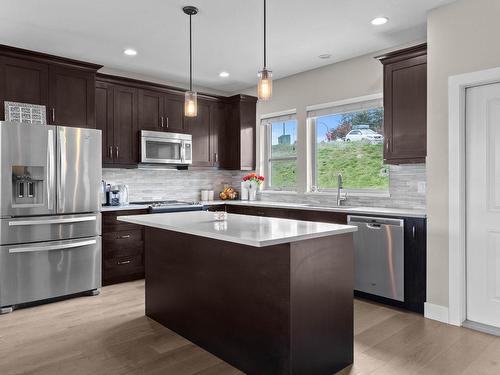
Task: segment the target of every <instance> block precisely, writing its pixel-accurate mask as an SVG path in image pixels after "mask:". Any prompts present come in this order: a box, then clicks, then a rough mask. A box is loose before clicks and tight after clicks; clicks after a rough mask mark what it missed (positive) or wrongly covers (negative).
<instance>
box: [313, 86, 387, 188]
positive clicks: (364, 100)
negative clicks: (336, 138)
mask: <svg viewBox="0 0 500 375" xmlns="http://www.w3.org/2000/svg"><path fill="white" fill-rule="evenodd" d="M370 103H373V105H370ZM346 106H347V107H348V108H349V109H348V110H346ZM356 107H357V109H356ZM377 108H384V104H383V96H382V94H377V95H370V96H367V97H361V98H353V99H348V100H345V101H340V102H338V103H329V105H321V106H311V107H310V108H308V111H307V123H308V125H309V127H310V129H311V132H310V133H309V134H310V136H311V140H310V150H311V155H309V159H310V163H309V168H310V173H309V176H310V181H309V183H308V189H307V193H313V194H314V193H320V194H321V193H323V194H325V193H326V194H335V195H336V193H337V189H336V188H321V187H320V186H318V170H317V155H318V142H317V122H316V120H317V119H318V118H320V117H324V116H332V115H339V114H344V113H353V112H359V111H364V110H371V109H377ZM316 109H317V110H319V112H322V113H321V114H318V115H316V116H312V115H311V114H312V113H313V112H314V111H315V110H316ZM351 131H352V130H351ZM388 171H389V169H388ZM388 173H390V171H389V172H388ZM342 191H343V192H347V193H348V194H349V193H350V194H353V195H370V196H371V195H373V196H379V195H380V196H387V195H389V194H390V193H389V186H388V187H387V189H349V188H347V189H346V188H344V189H342Z"/></svg>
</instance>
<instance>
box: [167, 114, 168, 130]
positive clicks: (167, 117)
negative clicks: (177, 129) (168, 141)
mask: <svg viewBox="0 0 500 375" xmlns="http://www.w3.org/2000/svg"><path fill="white" fill-rule="evenodd" d="M167 129H168V116H167Z"/></svg>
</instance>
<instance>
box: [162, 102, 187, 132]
mask: <svg viewBox="0 0 500 375" xmlns="http://www.w3.org/2000/svg"><path fill="white" fill-rule="evenodd" d="M164 117H165V119H164V120H163V121H164V130H167V131H169V132H182V131H183V130H184V96H182V95H165V112H164Z"/></svg>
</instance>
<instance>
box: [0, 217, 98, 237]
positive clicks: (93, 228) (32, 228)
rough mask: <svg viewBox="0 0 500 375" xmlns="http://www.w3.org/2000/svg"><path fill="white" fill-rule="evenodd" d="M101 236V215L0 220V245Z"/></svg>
mask: <svg viewBox="0 0 500 375" xmlns="http://www.w3.org/2000/svg"><path fill="white" fill-rule="evenodd" d="M99 235H101V214H87V215H58V216H37V217H23V218H10V219H9V218H8V219H0V239H1V242H0V245H7V244H20V243H29V242H42V241H52V240H65V239H70V238H82V237H94V236H99Z"/></svg>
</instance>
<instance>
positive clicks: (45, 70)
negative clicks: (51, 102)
mask: <svg viewBox="0 0 500 375" xmlns="http://www.w3.org/2000/svg"><path fill="white" fill-rule="evenodd" d="M0 65H1V68H0V71H1V77H0V103H1V106H0V113H1V118H2V119H5V117H4V115H5V114H4V109H5V108H4V104H3V102H4V101H11V102H21V103H30V104H39V105H45V106H46V105H47V104H48V99H49V67H48V65H47V64H41V63H37V62H33V61H29V60H22V59H16V58H11V57H0Z"/></svg>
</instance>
